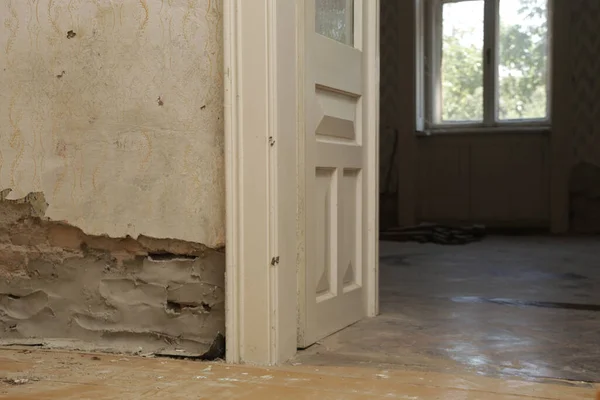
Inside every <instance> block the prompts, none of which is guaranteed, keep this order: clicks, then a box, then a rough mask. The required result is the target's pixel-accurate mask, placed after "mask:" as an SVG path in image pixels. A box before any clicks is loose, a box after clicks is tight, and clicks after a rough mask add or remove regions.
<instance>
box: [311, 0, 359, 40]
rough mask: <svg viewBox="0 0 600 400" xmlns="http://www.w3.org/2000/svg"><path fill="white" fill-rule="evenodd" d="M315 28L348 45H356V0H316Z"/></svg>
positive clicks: (318, 31)
mask: <svg viewBox="0 0 600 400" xmlns="http://www.w3.org/2000/svg"><path fill="white" fill-rule="evenodd" d="M315 1H316V17H315V30H316V32H317V33H319V34H321V35H323V36H327V37H328V38H331V39H333V40H337V41H338V42H342V43H345V44H347V45H350V46H353V45H354V0H315Z"/></svg>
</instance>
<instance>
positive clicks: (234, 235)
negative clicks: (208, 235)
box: [223, 0, 379, 365]
mask: <svg viewBox="0 0 600 400" xmlns="http://www.w3.org/2000/svg"><path fill="white" fill-rule="evenodd" d="M303 1H313V0H223V26H224V37H223V42H224V71H223V74H224V87H225V113H224V119H225V175H226V183H225V184H226V186H225V188H226V224H227V227H226V228H227V231H226V258H227V261H226V271H225V274H226V279H225V281H226V307H225V318H226V338H227V339H226V341H227V343H226V354H227V356H226V358H227V362H229V363H249V364H257V365H274V364H279V363H283V362H285V361H287V360H289V359H290V358H291V357H293V356H294V355H295V353H296V344H297V327H298V321H297V316H298V301H299V300H298V299H299V295H298V279H299V278H298V277H299V276H302V269H303V267H302V265H303V264H302V263H303V259H302V253H301V251H299V250H301V249H302V246H303V244H302V239H301V238H302V235H301V229H302V224H300V223H299V222H298V221H299V219H300V218H299V215H298V212H297V211H298V204H299V203H298V202H299V201H303V196H302V195H301V194H302V193H301V191H302V186H301V182H300V181H299V179H298V176H299V171H301V173H303V170H302V169H301V167H302V165H299V163H298V159H299V157H298V150H299V147H298V138H299V137H300V136H299V135H300V134H304V123H303V121H304V115H303V114H302V113H303V112H304V110H303V106H302V104H303V98H302V96H303V87H304V82H303V77H304V76H303V74H302V68H303V67H302V66H303V65H304V64H303V63H304V59H303V47H302V46H303V45H304V44H303V41H302V40H301V38H302V37H303V33H304V32H303V19H304V16H303V10H304V5H303ZM368 2H369V3H370V4H372V5H371V7H369V11H368V12H369V16H368V18H369V22H370V23H371V24H372V26H376V27H377V29H376V32H375V31H374V32H371V34H369V35H368V37H367V40H366V43H365V49H364V51H366V52H367V53H368V57H369V59H370V60H372V62H369V63H368V66H367V69H368V71H367V73H366V76H367V78H366V79H367V82H366V86H367V89H366V91H365V101H367V102H368V105H367V107H368V112H369V115H370V120H371V124H370V129H369V131H370V132H369V134H368V135H366V137H365V142H366V146H368V148H369V149H370V150H369V151H368V157H367V158H368V161H367V162H368V164H369V168H368V170H369V172H368V175H367V176H366V177H365V178H366V179H367V180H368V185H369V193H371V195H370V196H369V198H368V200H367V202H368V206H367V213H368V218H367V224H366V226H365V227H364V229H366V230H367V232H368V235H369V238H370V239H369V245H368V248H367V250H366V251H367V253H368V260H369V261H370V263H369V265H370V266H371V267H370V268H369V269H368V273H367V276H366V279H367V282H368V283H367V285H368V290H367V293H368V311H369V312H368V314H369V316H375V315H377V313H378V308H379V302H378V243H377V240H378V197H379V177H378V171H379V168H378V162H379V155H378V153H379V0H368Z"/></svg>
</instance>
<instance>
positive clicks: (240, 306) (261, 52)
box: [223, 0, 298, 365]
mask: <svg viewBox="0 0 600 400" xmlns="http://www.w3.org/2000/svg"><path fill="white" fill-rule="evenodd" d="M296 10H297V7H296V1H281V0H223V31H224V37H223V42H224V87H225V116H224V117H225V176H226V179H225V181H226V182H225V185H226V259H227V261H226V267H225V269H226V271H225V277H226V279H225V282H226V283H225V286H226V289H225V303H226V305H225V319H226V323H225V325H226V359H227V362H230V363H250V364H259V365H273V364H278V363H281V362H285V361H287V360H288V359H290V358H291V357H293V356H294V354H295V352H296V324H297V321H296V310H297V296H296V288H297V277H296V247H295V239H296V210H297V208H296V189H297V188H296V129H297V119H298V116H297V104H296V103H297V95H296V93H297V87H296V82H297V73H296V67H297V62H296V58H297V47H296V25H297V21H298V19H297V14H296Z"/></svg>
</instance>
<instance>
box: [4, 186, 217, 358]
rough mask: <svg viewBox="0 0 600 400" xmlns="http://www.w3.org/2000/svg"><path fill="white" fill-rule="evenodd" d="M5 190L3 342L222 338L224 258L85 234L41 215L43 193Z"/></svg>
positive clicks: (199, 346) (121, 347)
mask: <svg viewBox="0 0 600 400" xmlns="http://www.w3.org/2000/svg"><path fill="white" fill-rule="evenodd" d="M5 194H6V193H3V194H2V197H1V199H2V201H1V202H0V265H1V266H2V268H0V337H2V338H4V339H11V338H23V337H26V338H50V339H56V338H69V339H79V340H81V341H82V343H93V344H94V346H93V348H94V349H106V350H113V351H143V352H153V351H159V350H165V349H171V348H173V347H177V348H180V349H185V350H187V351H189V352H194V353H198V352H205V351H206V350H208V348H209V347H210V344H211V342H212V341H213V339H214V338H215V336H216V335H217V333H218V332H224V325H225V323H224V317H225V312H224V273H223V264H224V254H223V253H222V252H220V251H216V250H213V249H209V248H206V247H205V246H202V245H199V244H195V243H190V242H184V241H181V240H172V239H151V238H148V237H144V236H140V237H139V238H138V239H137V240H134V239H132V238H125V239H121V240H116V239H111V238H107V237H102V236H89V235H86V234H84V233H83V232H82V231H81V230H80V229H78V228H75V227H72V226H70V225H66V224H61V223H56V222H50V221H46V220H44V219H41V218H40V217H39V214H38V211H37V208H36V207H35V205H34V204H36V203H42V204H43V201H44V199H43V196H42V195H41V194H31V195H29V196H28V197H27V198H26V199H24V200H20V201H11V200H6V199H5V198H4V195H5ZM70 346H71V345H70V344H68V343H67V347H70ZM76 346H82V344H76ZM140 349H141V350H140Z"/></svg>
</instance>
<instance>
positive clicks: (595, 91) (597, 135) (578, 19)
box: [569, 0, 600, 166]
mask: <svg viewBox="0 0 600 400" xmlns="http://www.w3.org/2000/svg"><path fill="white" fill-rule="evenodd" d="M571 10H572V11H571V12H572V14H571V24H570V26H571V35H570V47H569V48H570V49H571V54H570V57H569V60H571V69H572V76H571V79H572V80H571V81H572V84H573V86H572V90H573V96H572V98H573V104H572V108H571V118H572V119H571V121H572V124H573V128H572V134H573V136H572V143H573V151H574V155H575V157H574V158H575V163H579V162H589V163H592V164H595V165H598V166H600V29H598V26H599V25H598V24H599V23H600V1H598V0H576V1H573V2H572V3H571Z"/></svg>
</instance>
